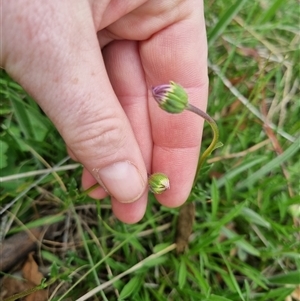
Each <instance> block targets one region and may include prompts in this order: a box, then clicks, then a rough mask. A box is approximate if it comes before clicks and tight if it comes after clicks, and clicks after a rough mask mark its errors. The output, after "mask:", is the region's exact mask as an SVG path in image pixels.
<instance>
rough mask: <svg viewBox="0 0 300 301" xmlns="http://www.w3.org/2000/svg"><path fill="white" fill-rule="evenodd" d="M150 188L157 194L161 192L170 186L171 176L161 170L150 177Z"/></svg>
mask: <svg viewBox="0 0 300 301" xmlns="http://www.w3.org/2000/svg"><path fill="white" fill-rule="evenodd" d="M148 184H149V189H150V191H151V192H153V193H155V194H161V193H163V192H164V191H166V190H167V189H169V188H170V181H169V178H168V177H167V176H166V175H165V174H163V173H160V172H157V173H154V174H152V175H151V176H150V177H149V178H148Z"/></svg>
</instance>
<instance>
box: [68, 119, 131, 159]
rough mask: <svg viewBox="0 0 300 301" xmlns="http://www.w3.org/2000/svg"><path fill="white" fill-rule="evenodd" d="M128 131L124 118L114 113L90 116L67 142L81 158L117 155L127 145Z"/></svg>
mask: <svg viewBox="0 0 300 301" xmlns="http://www.w3.org/2000/svg"><path fill="white" fill-rule="evenodd" d="M125 141H126V131H124V124H123V123H122V120H121V119H120V118H118V117H116V116H114V114H111V115H110V116H105V117H104V116H102V118H99V117H97V116H96V117H94V118H88V119H86V120H85V121H84V123H83V124H81V125H80V126H79V127H78V131H76V133H75V134H74V135H73V137H72V138H71V139H70V141H69V142H68V143H67V144H68V146H69V147H70V148H71V150H72V151H73V152H74V153H75V154H76V156H77V157H78V159H79V160H82V158H86V156H87V155H88V156H89V160H93V159H99V158H101V159H105V158H107V159H108V158H112V157H115V156H116V155H117V153H118V151H119V150H120V149H122V148H123V147H124V145H125Z"/></svg>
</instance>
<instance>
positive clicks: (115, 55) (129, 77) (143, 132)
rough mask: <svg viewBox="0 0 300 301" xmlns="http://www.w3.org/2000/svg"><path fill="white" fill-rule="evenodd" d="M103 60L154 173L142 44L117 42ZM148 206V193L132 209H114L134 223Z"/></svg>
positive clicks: (130, 207) (114, 207)
mask: <svg viewBox="0 0 300 301" xmlns="http://www.w3.org/2000/svg"><path fill="white" fill-rule="evenodd" d="M103 58H104V61H105V65H106V69H107V72H108V75H109V78H110V81H111V84H112V87H113V89H114V91H115V93H116V95H117V97H118V100H119V102H120V104H121V105H122V108H123V110H124V112H125V113H126V115H127V118H128V119H129V121H130V124H131V126H132V129H133V132H134V135H135V138H136V140H137V142H138V145H139V148H140V150H141V152H142V156H143V159H144V162H145V165H146V168H147V171H148V173H150V168H151V157H152V137H151V131H150V128H151V126H150V120H149V114H148V103H147V87H146V84H145V78H144V72H143V69H142V65H141V62H140V56H139V52H138V44H137V42H134V41H115V42H113V43H111V44H110V45H108V46H107V47H106V48H105V49H104V51H103ZM146 203H147V193H146V194H144V196H143V197H142V198H141V199H140V201H139V202H136V203H135V204H134V205H130V206H124V205H122V204H121V203H118V202H116V201H113V203H112V204H113V206H112V208H113V211H114V213H115V215H116V216H117V217H118V218H119V219H120V220H122V221H124V222H126V223H128V222H130V221H131V222H132V221H133V220H135V221H138V220H140V219H141V218H142V217H143V215H144V213H145V210H146ZM125 207H126V208H125ZM125 209H126V210H125Z"/></svg>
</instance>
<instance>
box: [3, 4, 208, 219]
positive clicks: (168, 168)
mask: <svg viewBox="0 0 300 301" xmlns="http://www.w3.org/2000/svg"><path fill="white" fill-rule="evenodd" d="M2 16H3V22H2V23H3V29H2V38H1V39H2V45H3V46H2V57H1V66H2V67H3V68H4V69H5V70H6V71H7V72H8V73H9V74H10V76H11V77H12V78H14V79H15V80H16V81H17V82H19V83H20V84H21V85H22V86H23V87H24V89H25V90H26V91H27V92H28V93H29V94H30V95H31V96H32V97H33V98H34V99H35V100H36V101H37V103H38V104H39V105H40V106H41V108H42V109H43V110H44V112H45V113H46V114H47V115H48V116H49V118H50V119H51V120H52V122H53V123H54V125H55V126H56V127H57V129H58V131H59V132H60V134H61V136H62V137H63V139H64V141H65V143H66V145H67V148H68V151H69V154H70V155H71V157H72V158H73V159H74V160H77V161H79V162H81V163H82V164H83V166H84V170H83V175H82V186H83V188H84V189H87V188H89V187H90V186H92V185H93V184H95V183H96V179H95V178H96V177H95V173H94V171H95V169H101V168H103V167H106V166H108V165H110V164H112V163H114V162H119V161H124V160H125V161H129V162H131V163H132V164H133V165H134V166H135V167H136V168H137V169H138V171H139V173H140V176H141V179H142V181H143V185H144V186H143V191H144V192H143V193H142V195H140V196H139V197H138V199H136V200H135V201H134V202H131V203H122V202H121V201H120V200H117V199H115V198H114V197H112V200H111V202H112V209H113V212H114V214H115V215H116V217H117V218H118V219H120V220H121V221H123V222H126V223H135V222H137V221H139V220H140V219H141V218H142V217H143V215H144V213H145V209H146V205H147V174H151V173H154V172H162V173H165V174H167V175H168V176H169V179H170V186H171V188H170V189H169V190H167V191H166V192H165V193H163V194H161V195H158V196H157V199H158V201H159V202H160V203H161V204H163V205H165V206H169V207H176V206H179V205H181V204H183V203H184V202H185V201H186V199H187V197H188V195H189V193H190V190H191V187H192V184H193V179H194V175H195V172H196V168H197V160H198V156H199V149H200V143H201V134H202V127H203V120H201V119H200V118H199V117H197V116H196V115H195V114H192V113H190V112H183V113H182V114H180V115H170V114H168V113H166V112H164V111H162V110H161V109H160V108H159V107H158V106H157V104H156V102H155V101H154V100H153V98H152V95H151V87H153V86H156V85H160V84H165V83H168V82H169V81H170V80H173V81H175V82H178V83H179V84H180V85H182V86H183V87H184V88H185V89H186V90H187V92H188V94H189V97H190V99H189V101H190V103H192V104H193V105H195V106H197V107H199V108H200V109H202V110H205V109H206V103H207V88H208V77H207V46H206V32H205V23H204V16H203V4H202V2H201V1H199V0H195V1H194V0H182V1H179V0H177V1H174V0H173V1H171V0H170V1H168V0H166V1H160V0H149V1H145V0H135V1H134V0H132V1H115V0H111V1H108V0H102V1H99V0H94V1H93V0H90V1H87V0H76V1H74V0H65V1H61V0H48V1H43V3H42V4H41V2H40V1H37V0H15V1H4V2H3V14H2ZM194 115H195V116H194ZM129 186H130V183H129ZM106 195H107V193H106V192H105V190H104V189H103V188H100V187H99V188H97V189H96V190H95V191H93V192H92V193H91V196H92V197H94V198H96V199H101V198H103V197H105V196H106Z"/></svg>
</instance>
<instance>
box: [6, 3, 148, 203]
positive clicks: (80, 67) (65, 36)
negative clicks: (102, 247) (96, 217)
mask: <svg viewBox="0 0 300 301" xmlns="http://www.w3.org/2000/svg"><path fill="white" fill-rule="evenodd" d="M82 3H85V2H82ZM82 3H81V2H80V3H79V2H76V5H75V6H74V7H73V6H71V7H70V5H68V3H67V2H58V3H56V2H53V3H52V2H47V5H46V4H45V6H44V5H43V6H41V5H40V4H39V3H37V2H34V1H33V2H30V5H31V7H30V9H31V10H32V11H34V12H38V14H37V15H35V16H34V17H33V16H32V15H29V14H27V12H28V8H26V9H24V10H23V11H22V14H21V15H14V14H12V15H11V16H10V18H8V19H6V22H7V21H10V23H11V24H12V26H14V27H15V28H14V31H13V32H14V33H16V35H17V36H14V39H15V41H18V47H19V48H18V49H12V52H11V53H9V52H7V57H6V60H5V67H6V69H7V71H8V72H9V73H10V74H11V75H12V76H13V77H14V78H16V79H17V80H18V81H19V82H20V83H21V85H22V86H23V87H24V88H25V89H26V90H27V91H28V92H29V93H30V94H31V95H32V96H33V97H34V98H35V99H36V100H37V101H38V103H39V104H40V106H41V107H42V108H43V110H44V111H45V112H46V114H47V115H48V116H49V117H50V119H51V120H52V121H53V123H54V124H55V125H56V127H57V129H58V130H59V132H60V133H61V135H62V137H63V138H64V140H65V142H66V144H67V146H68V147H69V148H70V150H71V151H72V153H73V154H74V155H75V157H76V158H77V159H78V160H79V161H80V162H81V163H82V164H83V165H84V166H85V167H86V169H87V170H88V171H89V172H90V173H91V174H92V175H93V177H95V178H96V179H97V181H98V182H99V183H100V184H101V185H102V186H103V187H104V189H105V190H106V191H107V192H108V193H109V194H110V195H112V196H113V197H114V198H116V199H117V200H118V201H120V202H133V201H136V200H138V199H139V198H140V197H141V195H142V194H143V193H144V191H145V189H146V186H147V172H146V168H145V164H144V161H143V157H142V154H141V152H140V149H139V146H138V143H137V141H136V139H135V137H134V134H133V131H132V128H131V126H130V123H129V121H128V119H127V117H126V115H125V113H124V111H123V110H122V107H121V106H120V104H119V102H118V99H117V97H116V96H115V94H114V91H113V89H112V87H111V85H110V82H109V80H108V77H107V74H106V70H105V66H104V64H103V60H102V57H101V52H100V49H99V45H98V41H97V37H96V33H95V30H94V23H93V21H92V16H91V12H90V10H89V7H88V6H85V5H88V4H82ZM56 5H59V8H60V9H59V10H58V9H57V7H56ZM57 11H59V13H53V12H57ZM20 20H21V21H20ZM83 20H84V22H82V21H83ZM20 22H23V23H24V24H25V25H26V26H18V24H19V23H20Z"/></svg>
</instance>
